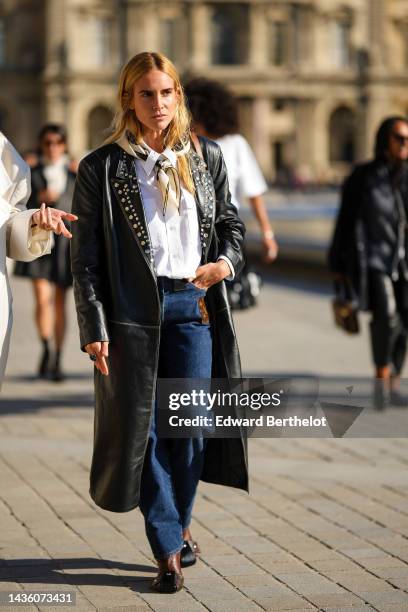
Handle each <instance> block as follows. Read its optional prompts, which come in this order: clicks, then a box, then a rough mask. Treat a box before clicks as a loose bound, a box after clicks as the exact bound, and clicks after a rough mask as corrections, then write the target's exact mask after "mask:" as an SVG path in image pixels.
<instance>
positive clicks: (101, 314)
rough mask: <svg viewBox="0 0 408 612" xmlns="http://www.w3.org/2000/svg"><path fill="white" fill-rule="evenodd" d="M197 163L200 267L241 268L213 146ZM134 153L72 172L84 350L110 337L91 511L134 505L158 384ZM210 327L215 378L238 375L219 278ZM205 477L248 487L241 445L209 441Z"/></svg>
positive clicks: (108, 154)
mask: <svg viewBox="0 0 408 612" xmlns="http://www.w3.org/2000/svg"><path fill="white" fill-rule="evenodd" d="M201 144H202V148H203V153H204V158H205V160H206V164H207V167H208V169H209V171H208V170H207V167H206V164H205V163H204V162H203V160H202V159H201V158H200V157H199V156H198V155H197V154H196V152H195V151H191V152H190V153H189V157H190V164H191V169H192V173H193V178H194V183H195V187H196V204H197V213H198V218H199V225H200V236H201V244H202V253H203V254H202V263H205V262H211V261H216V260H217V257H218V255H220V254H223V255H226V256H227V257H228V258H229V259H230V261H231V262H232V264H233V266H234V269H235V272H236V273H238V272H239V271H240V269H241V268H242V265H243V258H242V249H241V247H242V241H243V236H244V231H245V230H244V226H243V224H242V222H241V221H240V219H239V218H238V216H237V212H236V209H235V207H234V206H233V205H232V204H231V199H230V194H229V190H228V180H227V173H226V169H225V165H224V161H223V158H222V154H221V151H220V149H219V147H218V145H216V144H215V143H213V142H212V141H209V140H207V139H201ZM134 162H135V160H134V157H132V155H131V154H130V153H129V152H127V151H125V150H124V149H123V148H121V147H120V146H119V145H118V144H110V145H105V146H103V147H101V148H99V149H97V150H96V151H94V152H92V153H91V154H89V155H88V156H87V157H85V158H84V159H83V160H82V162H81V163H80V166H79V171H78V177H77V182H76V187H75V193H74V200H73V207H72V210H73V212H74V213H75V214H77V215H78V217H79V219H78V222H76V223H75V226H74V227H73V238H72V241H71V259H72V273H73V277H74V295H75V302H76V308H77V314H78V323H79V330H80V341H81V347H82V348H83V347H84V346H85V345H86V344H88V343H91V342H96V341H109V343H110V344H109V358H108V367H109V376H106V377H105V376H102V375H101V374H100V373H99V372H98V371H97V370H96V369H95V404H96V405H95V420H94V451H93V458H92V467H91V482H90V494H91V496H92V498H93V499H94V501H95V502H96V504H98V506H100V507H102V508H104V509H106V510H111V511H115V512H126V511H128V510H131V509H132V508H134V507H136V506H137V505H138V502H139V489H140V478H141V471H142V466H143V459H144V454H145V450H146V445H147V440H148V434H149V429H150V420H151V415H152V407H153V398H154V394H155V386H156V379H157V365H158V352H159V342H160V302H159V297H158V291H157V281H156V274H155V270H154V262H153V255H152V251H151V247H150V239H149V232H148V228H147V224H146V220H145V216H144V212H143V205H142V201H141V198H140V194H139V186H138V181H137V174H136V164H135V163H134ZM206 302H207V308H208V310H209V314H210V320H211V324H212V327H213V372H212V375H213V377H216V378H223V377H231V378H240V377H241V367H240V359H239V353H238V347H237V342H236V337H235V331H234V326H233V322H232V318H231V312H230V308H229V305H228V300H227V295H226V291H225V286H224V282H221V283H218V284H217V285H214V286H213V287H211V288H210V289H209V290H208V291H207V296H206ZM202 479H203V480H205V481H207V482H213V483H217V484H223V485H230V486H233V487H238V488H242V489H247V488H248V470H247V450H246V442H245V440H244V439H238V438H235V439H211V440H208V443H207V445H206V457H205V466H204V470H203V474H202Z"/></svg>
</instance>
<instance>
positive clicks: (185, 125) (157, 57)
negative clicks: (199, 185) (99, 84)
mask: <svg viewBox="0 0 408 612" xmlns="http://www.w3.org/2000/svg"><path fill="white" fill-rule="evenodd" d="M150 70H160V71H161V72H164V73H165V74H167V75H168V76H169V77H170V78H172V79H173V81H174V88H175V91H176V94H177V97H178V104H177V109H176V114H175V115H174V117H173V119H172V120H171V122H170V124H169V125H168V127H167V128H166V133H165V137H164V144H165V146H166V147H170V148H171V149H175V150H177V148H179V147H180V148H181V147H182V146H183V145H185V144H186V143H187V142H188V141H189V139H190V122H191V117H190V113H189V111H188V109H187V106H186V99H185V95H184V91H183V87H182V85H181V82H180V77H179V75H178V73H177V70H176V68H175V66H174V64H173V63H172V62H171V61H170V60H169V58H168V57H166V56H165V55H163V54H162V53H154V52H149V51H145V52H143V53H138V54H137V55H135V56H134V57H132V58H131V59H130V60H129V61H128V62H127V64H125V66H124V67H123V68H122V71H121V74H120V78H119V89H118V96H117V111H116V114H115V117H114V119H113V122H112V134H111V135H110V136H109V138H107V140H106V143H111V142H115V141H116V140H118V139H119V138H121V136H122V135H123V134H124V133H125V132H126V130H129V131H130V132H131V133H132V134H133V136H134V137H135V139H136V142H140V141H141V140H142V139H143V135H142V131H143V126H142V124H141V123H140V121H139V120H138V118H137V117H136V113H135V111H134V110H133V109H132V108H130V104H131V102H132V99H133V90H134V86H135V83H136V81H137V80H138V79H140V78H141V77H142V76H143V75H144V74H146V73H147V72H150ZM177 170H178V172H179V175H180V179H181V182H182V183H183V184H184V185H185V187H186V188H187V189H188V191H190V192H191V193H194V191H195V189H194V182H193V177H192V175H191V170H190V164H189V161H188V158H187V155H178V156H177Z"/></svg>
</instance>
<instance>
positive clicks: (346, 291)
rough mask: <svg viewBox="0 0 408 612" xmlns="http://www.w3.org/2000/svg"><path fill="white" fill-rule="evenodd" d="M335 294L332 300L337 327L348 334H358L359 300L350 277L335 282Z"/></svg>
mask: <svg viewBox="0 0 408 612" xmlns="http://www.w3.org/2000/svg"><path fill="white" fill-rule="evenodd" d="M334 293H335V296H334V298H333V300H332V308H333V314H334V321H335V324H336V326H337V327H340V328H341V329H342V330H344V331H345V332H347V333H348V334H358V333H359V331H360V325H359V321H358V302H357V299H356V296H355V293H354V291H353V287H352V284H351V281H350V279H349V278H347V277H345V278H344V279H342V280H336V281H335V282H334Z"/></svg>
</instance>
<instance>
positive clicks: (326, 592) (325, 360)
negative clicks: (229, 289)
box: [0, 280, 408, 612]
mask: <svg viewBox="0 0 408 612" xmlns="http://www.w3.org/2000/svg"><path fill="white" fill-rule="evenodd" d="M13 284H14V293H15V330H14V337H13V346H12V351H11V355H10V362H9V369H8V379H7V381H6V383H5V385H4V388H3V391H2V401H1V404H0V417H1V418H0V464H1V467H0V524H1V536H0V577H1V585H0V590H1V591H9V590H12V591H15V590H21V591H27V590H35V591H41V590H47V591H73V592H75V593H76V606H75V607H74V608H72V607H68V606H67V607H66V609H67V610H72V609H74V610H77V611H78V612H79V611H83V610H84V611H85V610H100V611H104V610H108V609H109V610H129V612H130V611H135V612H142V611H144V610H158V611H166V610H169V611H170V610H171V611H172V612H174V611H176V612H177V611H179V610H180V611H181V610H182V611H183V612H190V611H191V612H192V611H196V610H197V611H198V610H211V611H214V612H227V611H234V612H237V611H238V610H242V611H244V612H249V611H252V610H253V611H255V610H297V611H298V612H301V611H306V610H308V611H309V610H331V611H333V612H334V611H342V610H345V611H346V610H347V611H348V610H350V609H352V610H353V611H354V610H355V611H360V610H361V611H363V610H364V611H367V610H378V611H384V612H385V611H386V610H387V611H392V612H398V611H402V610H408V478H407V467H408V466H407V463H408V441H407V439H405V438H397V439H390V438H380V437H378V438H373V439H357V438H344V439H331V438H324V439H310V438H301V439H300V438H299V439H294V438H292V439H287V438H286V439H256V440H251V441H250V462H251V474H252V478H251V492H250V495H249V496H248V495H247V494H245V493H242V492H239V491H234V490H232V489H227V488H222V487H216V486H212V485H208V484H201V485H200V489H199V495H198V499H197V504H196V507H195V513H194V522H193V533H194V537H195V538H197V540H199V542H200V545H201V548H202V551H203V552H202V555H201V559H200V561H199V562H198V563H197V565H196V566H194V567H192V568H189V569H186V570H185V582H186V589H185V590H184V591H182V592H181V593H178V594H177V595H173V596H167V595H166V596H163V595H158V594H153V593H151V592H150V591H149V586H148V585H149V580H150V579H151V578H152V577H153V575H154V571H155V570H154V564H153V560H152V556H151V553H150V550H149V548H148V546H147V543H146V540H145V536H144V530H143V524H142V520H141V516H140V514H139V512H138V511H133V512H130V513H126V514H115V513H109V512H104V511H102V510H100V509H99V508H97V507H96V506H95V505H94V504H93V502H92V501H91V499H90V498H89V495H88V466H89V461H90V453H91V440H92V396H91V367H92V366H91V364H90V362H89V361H88V360H87V359H86V358H85V357H84V356H83V355H82V354H81V353H80V352H79V350H78V347H77V336H76V323H75V321H74V311H73V305H72V300H70V303H69V312H70V313H72V317H71V318H72V321H71V324H70V329H69V336H68V346H67V351H66V355H65V366H66V369H67V371H68V372H69V373H70V377H69V379H68V380H67V381H66V382H64V383H62V384H55V383H54V384H53V383H50V382H48V383H40V382H38V381H36V380H35V379H34V378H33V376H32V374H33V372H34V370H35V367H36V362H37V359H38V352H39V348H38V345H37V341H36V338H35V332H34V330H33V329H32V326H31V313H30V308H31V294H30V288H29V286H28V284H27V283H25V281H23V280H16V281H15V282H14V283H13ZM236 326H237V330H238V334H239V338H240V340H241V349H242V354H243V365H244V368H245V372H246V373H247V374H252V375H254V374H259V373H262V374H269V375H275V374H283V373H286V374H292V375H294V374H300V373H302V374H307V373H309V374H310V373H314V374H319V375H321V376H322V377H324V380H325V381H329V382H330V381H332V382H335V383H336V384H343V385H346V384H350V381H351V384H357V383H358V384H360V383H361V384H363V383H364V384H365V385H367V384H368V378H367V375H368V373H369V372H370V364H369V355H368V340H367V335H366V331H365V330H364V333H363V337H359V338H356V339H351V338H349V337H346V336H343V335H341V334H340V332H336V331H335V330H334V329H333V328H332V323H331V315H330V311H329V306H328V296H327V294H326V293H325V291H324V289H323V290H322V289H321V288H319V287H318V286H313V285H311V286H310V287H309V291H307V292H305V291H304V290H303V288H302V287H299V286H296V285H295V284H293V283H292V284H291V283H284V282H282V281H279V282H276V283H275V284H273V285H267V286H265V289H264V291H263V295H262V300H261V305H260V306H259V308H258V309H256V310H253V311H251V312H246V313H240V314H239V315H237V316H236ZM402 414H403V413H402V411H401V410H400V411H397V410H389V411H387V412H386V413H384V414H380V415H378V416H377V417H376V419H377V421H376V423H377V427H378V429H379V430H380V431H381V429H382V428H386V425H387V423H389V422H390V420H393V419H394V420H395V419H402V416H401V415H402ZM54 607H55V606H53V607H51V608H50V607H46V606H41V605H40V604H39V605H38V606H25V607H24V608H23V609H41V610H42V609H44V610H50V609H54ZM0 608H1V609H4V610H12V609H13V610H14V609H15V607H10V608H9V607H4V608H3V607H1V606H0ZM58 609H62V610H64V609H65V607H62V606H61V607H59V608H58Z"/></svg>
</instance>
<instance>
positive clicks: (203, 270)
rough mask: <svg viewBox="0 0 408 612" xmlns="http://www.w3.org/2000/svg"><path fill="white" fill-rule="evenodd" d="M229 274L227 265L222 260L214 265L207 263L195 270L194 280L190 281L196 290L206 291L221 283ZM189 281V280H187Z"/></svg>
mask: <svg viewBox="0 0 408 612" xmlns="http://www.w3.org/2000/svg"><path fill="white" fill-rule="evenodd" d="M230 274H231V270H230V267H229V265H228V264H227V262H226V261H225V260H224V259H220V260H219V261H217V262H216V263H208V264H205V265H204V266H200V267H199V268H197V270H196V275H195V278H193V279H191V281H190V282H192V283H193V285H195V286H196V287H197V288H198V289H208V288H209V287H211V286H212V285H215V284H216V283H219V282H221V281H222V280H224V278H227V276H229V275H230ZM189 280H190V279H189Z"/></svg>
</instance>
